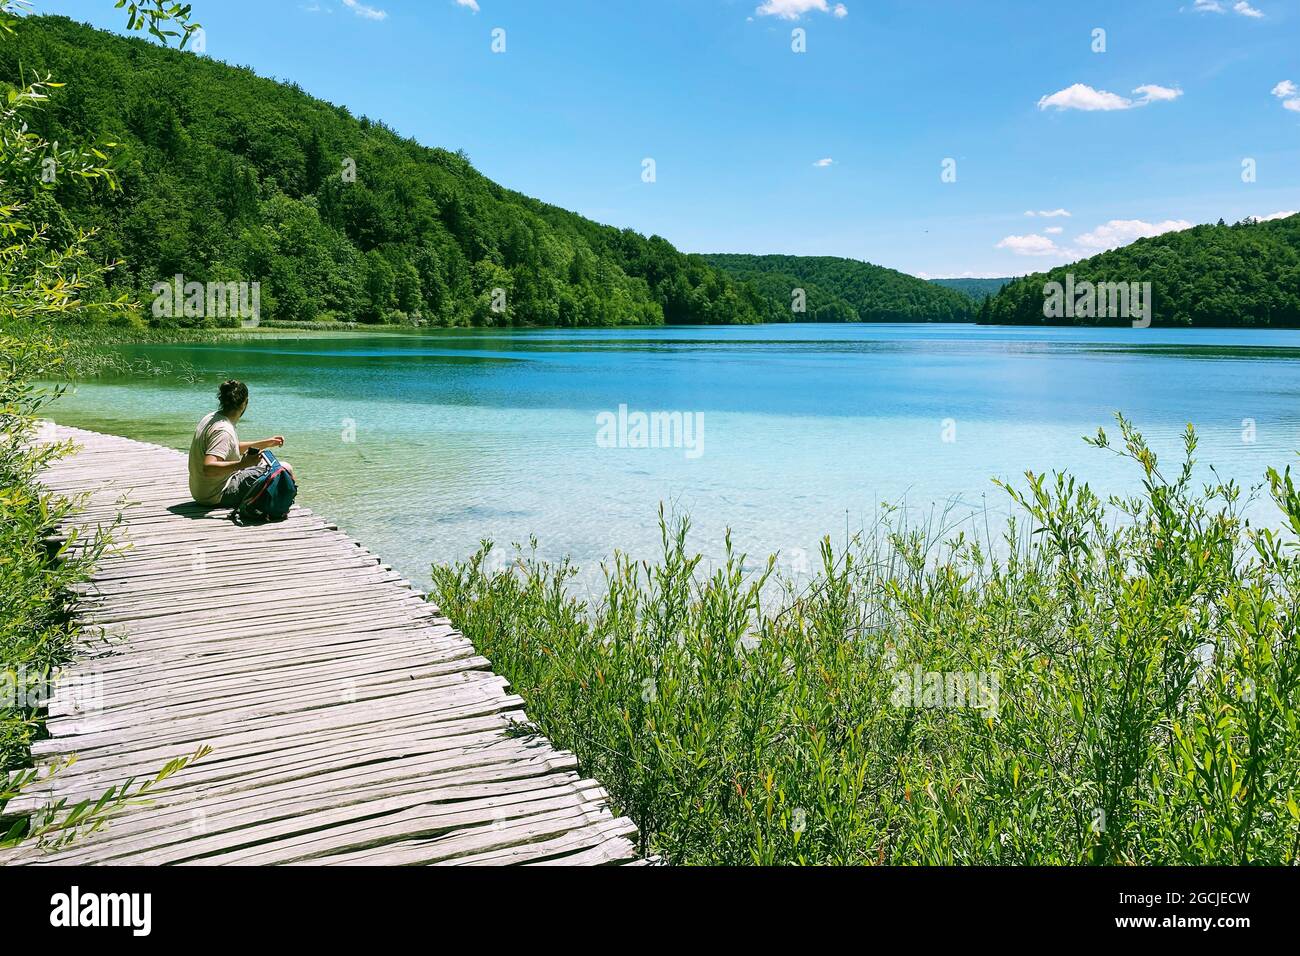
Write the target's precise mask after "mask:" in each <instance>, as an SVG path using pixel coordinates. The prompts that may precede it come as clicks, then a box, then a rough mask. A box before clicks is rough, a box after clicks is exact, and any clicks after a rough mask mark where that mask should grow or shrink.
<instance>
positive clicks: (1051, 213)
mask: <svg viewBox="0 0 1300 956" xmlns="http://www.w3.org/2000/svg"><path fill="white" fill-rule="evenodd" d="M1025 215H1026V216H1042V217H1043V218H1044V219H1055V218H1056V217H1057V216H1065V217H1067V218H1068V217H1069V215H1070V210H1068V209H1040V210H1038V211H1037V212H1034V210H1032V209H1026V210H1025Z"/></svg>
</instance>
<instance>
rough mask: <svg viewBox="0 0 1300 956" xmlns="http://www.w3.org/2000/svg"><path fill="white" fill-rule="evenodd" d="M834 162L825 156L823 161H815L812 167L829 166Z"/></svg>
mask: <svg viewBox="0 0 1300 956" xmlns="http://www.w3.org/2000/svg"><path fill="white" fill-rule="evenodd" d="M834 162H835V160H833V159H831V158H830V157H829V156H827V157H826V158H825V159H819V160H817V162H815V163H813V165H814V166H830V165H833V164H834Z"/></svg>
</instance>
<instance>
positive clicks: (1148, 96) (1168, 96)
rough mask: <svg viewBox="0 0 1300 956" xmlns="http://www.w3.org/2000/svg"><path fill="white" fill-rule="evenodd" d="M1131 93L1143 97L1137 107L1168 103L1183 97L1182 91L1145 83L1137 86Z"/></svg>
mask: <svg viewBox="0 0 1300 956" xmlns="http://www.w3.org/2000/svg"><path fill="white" fill-rule="evenodd" d="M1133 92H1134V93H1139V94H1141V95H1142V97H1143V99H1142V100H1141V101H1140V102H1139V103H1138V104H1137V105H1138V106H1141V105H1143V103H1160V102H1168V101H1169V100H1176V99H1178V97H1180V96H1182V95H1183V91H1182V90H1179V89H1170V88H1169V87H1167V86H1156V85H1155V84H1154V83H1147V84H1144V85H1142V86H1139V87H1138V88H1137V89H1135V90H1134V91H1133Z"/></svg>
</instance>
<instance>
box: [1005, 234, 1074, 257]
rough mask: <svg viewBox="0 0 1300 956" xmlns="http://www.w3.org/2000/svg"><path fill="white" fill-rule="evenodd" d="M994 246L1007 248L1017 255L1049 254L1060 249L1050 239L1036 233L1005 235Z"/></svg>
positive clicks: (1058, 251)
mask: <svg viewBox="0 0 1300 956" xmlns="http://www.w3.org/2000/svg"><path fill="white" fill-rule="evenodd" d="M995 248H997V249H1008V250H1010V251H1011V252H1014V253H1015V254H1016V255H1018V256H1050V255H1054V254H1059V253H1060V251H1061V250H1060V249H1059V248H1058V247H1057V245H1056V243H1055V242H1053V241H1052V240H1051V239H1048V238H1047V237H1046V236H1038V235H1028V236H1007V237H1006V238H1005V239H1002V240H1001V241H1000V242H999V243H998V244H997V246H996V247H995Z"/></svg>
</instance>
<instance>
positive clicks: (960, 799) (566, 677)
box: [433, 420, 1300, 864]
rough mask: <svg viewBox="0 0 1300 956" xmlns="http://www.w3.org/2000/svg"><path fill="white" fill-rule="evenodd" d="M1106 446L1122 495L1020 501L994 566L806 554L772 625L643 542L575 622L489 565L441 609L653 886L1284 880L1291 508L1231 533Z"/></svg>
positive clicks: (888, 544) (748, 599)
mask: <svg viewBox="0 0 1300 956" xmlns="http://www.w3.org/2000/svg"><path fill="white" fill-rule="evenodd" d="M1120 427H1121V431H1122V436H1123V448H1122V449H1119V453H1121V454H1123V455H1126V456H1127V457H1129V458H1131V459H1132V461H1133V462H1134V464H1135V467H1136V468H1138V469H1140V472H1141V476H1142V482H1143V486H1142V487H1143V492H1142V493H1141V494H1139V495H1136V496H1132V497H1110V498H1108V499H1106V500H1104V501H1103V499H1102V498H1100V497H1099V496H1098V495H1097V494H1096V493H1095V492H1094V491H1093V490H1092V489H1090V488H1089V487H1088V486H1087V485H1085V484H1083V483H1082V482H1079V481H1076V480H1075V479H1074V478H1072V477H1070V476H1067V475H1054V476H1051V477H1043V476H1034V475H1030V476H1029V477H1028V479H1027V483H1026V484H1025V485H1024V486H1023V487H1019V488H1011V487H1008V488H1007V491H1008V493H1009V494H1010V496H1011V498H1012V501H1013V509H1014V514H1013V516H1012V518H1011V519H1010V524H1009V526H1008V527H1007V528H1006V530H1005V534H1004V535H1003V538H1002V540H1001V541H1000V542H995V541H977V540H973V539H971V538H969V537H967V536H965V535H963V534H958V535H956V536H955V537H953V538H951V539H950V540H947V541H938V540H934V539H933V537H932V536H931V535H928V534H927V533H925V532H924V531H916V530H911V531H909V530H907V529H895V530H892V531H891V530H885V531H882V533H881V535H880V537H879V538H878V540H876V541H874V542H870V543H864V542H861V541H859V542H856V543H855V544H854V545H852V546H850V547H848V548H846V549H834V548H832V547H831V545H830V544H829V542H827V543H825V544H824V545H823V550H822V555H821V563H822V567H821V570H820V571H819V573H818V574H817V575H816V576H815V578H814V580H813V581H812V583H811V584H810V585H809V586H807V587H806V588H803V589H801V590H799V591H798V592H797V593H795V592H793V591H791V592H790V593H789V595H788V598H787V599H786V600H784V601H780V602H776V604H778V605H779V606H774V605H773V602H771V601H769V600H764V599H763V590H764V587H765V586H768V585H770V584H771V582H772V579H771V575H772V574H773V568H774V564H773V563H772V562H769V563H768V565H767V566H766V567H767V570H766V571H765V572H763V573H759V574H751V573H746V572H745V571H744V570H742V568H743V567H744V560H743V557H742V556H739V555H735V554H732V553H731V550H730V547H728V550H727V558H726V560H725V562H723V564H722V566H721V567H720V568H718V569H717V570H715V571H712V572H710V573H707V574H705V573H704V572H703V571H702V570H701V567H700V559H699V558H698V557H693V556H691V555H690V554H689V552H688V550H687V548H686V544H685V539H686V524H685V523H684V522H680V523H672V522H667V521H665V520H664V518H663V516H662V515H661V525H662V527H663V555H662V558H661V559H660V560H659V561H658V563H638V562H636V561H634V560H632V559H630V558H628V557H625V556H617V557H616V559H615V560H614V562H613V563H612V565H611V566H609V567H607V568H606V573H605V578H606V584H605V593H604V594H603V597H602V598H601V600H599V601H598V602H594V603H592V604H590V605H589V604H588V603H586V602H584V601H581V600H579V599H577V598H576V597H574V596H573V595H572V594H571V593H570V592H569V590H568V589H566V582H567V581H568V580H569V579H570V578H571V577H572V576H573V574H574V572H575V569H574V568H572V567H571V566H570V565H569V564H567V563H565V562H560V563H558V564H550V563H545V562H541V561H538V560H536V559H534V558H533V557H531V556H529V555H527V554H521V555H519V556H518V559H517V560H516V562H515V565H514V566H513V568H511V569H509V570H505V571H496V572H494V573H493V572H489V570H488V565H489V564H490V562H486V561H485V558H486V556H487V553H488V549H490V547H491V545H490V544H485V547H484V549H483V550H482V551H480V553H479V554H478V555H476V556H475V557H474V558H473V559H471V560H470V561H468V562H466V563H463V564H458V565H454V566H440V567H435V568H434V569H433V578H434V585H435V586H434V594H433V597H434V598H435V599H436V600H437V601H438V602H439V603H440V605H441V606H442V608H443V609H444V610H445V612H446V613H447V614H448V615H449V616H450V617H451V618H452V620H453V621H454V622H456V623H457V624H458V625H459V626H460V627H461V628H462V629H463V630H464V632H465V633H466V634H467V635H468V636H469V637H470V638H471V639H472V640H473V641H474V643H475V645H476V646H477V647H478V649H479V650H480V651H481V652H482V653H483V654H485V655H486V656H488V657H489V658H490V659H491V660H492V662H493V665H494V667H495V668H496V669H497V670H498V671H499V672H500V673H502V674H504V675H505V676H506V677H508V678H509V679H510V680H511V682H512V683H513V684H514V686H515V688H516V689H517V690H518V692H519V693H521V694H522V695H523V696H524V697H525V699H526V701H527V707H528V712H529V715H530V717H531V718H532V719H533V720H534V721H535V722H536V724H537V725H538V729H539V730H541V731H542V732H544V733H546V734H547V735H549V736H550V737H551V739H552V740H554V741H555V742H556V743H557V744H558V745H559V746H562V747H566V748H569V749H572V750H573V751H574V752H575V753H576V754H577V755H578V757H579V758H580V760H581V762H582V765H583V769H584V773H587V774H589V775H591V776H594V777H596V778H598V779H599V780H601V781H602V782H603V783H604V784H605V785H606V787H607V788H608V790H609V791H610V793H611V796H612V799H613V800H614V802H615V803H616V804H617V807H618V809H619V810H621V811H622V812H625V813H627V814H628V815H630V816H631V817H632V818H633V819H634V820H636V822H637V823H638V824H639V825H640V827H641V831H642V835H643V839H644V840H645V843H646V848H647V849H649V850H653V851H657V852H659V853H662V854H663V855H664V856H665V857H666V858H667V859H668V860H670V861H673V862H679V863H711V864H745V863H759V864H773V863H842V864H857V863H867V864H871V863H893V864H913V863H918V864H1026V863H1063V864H1080V863H1095V864H1243V863H1280V864H1292V863H1295V862H1296V861H1297V850H1298V849H1300V802H1298V801H1300V722H1298V720H1297V717H1298V715H1297V710H1296V691H1297V680H1298V679H1300V622H1298V620H1297V616H1298V615H1300V603H1298V599H1300V552H1298V551H1297V545H1296V535H1297V534H1300V493H1297V491H1296V489H1295V486H1294V484H1293V482H1292V478H1291V476H1290V473H1289V469H1288V470H1286V471H1284V472H1282V473H1278V472H1275V471H1270V472H1269V474H1268V483H1269V490H1270V493H1271V495H1272V497H1273V499H1274V500H1275V501H1276V503H1277V505H1278V506H1279V508H1280V511H1281V524H1282V526H1283V527H1284V529H1285V530H1283V531H1276V530H1268V529H1263V528H1255V527H1252V526H1250V524H1249V523H1248V522H1247V521H1246V520H1245V519H1244V518H1243V516H1242V510H1243V508H1242V506H1243V504H1244V499H1245V496H1246V493H1245V492H1244V491H1243V489H1241V488H1239V487H1236V486H1234V485H1232V484H1212V485H1210V486H1206V487H1203V488H1202V487H1199V486H1198V485H1196V484H1195V482H1194V478H1193V474H1192V461H1193V453H1194V450H1195V447H1196V440H1195V436H1194V434H1193V433H1192V432H1191V431H1190V429H1189V431H1188V433H1187V436H1186V456H1185V460H1184V461H1183V463H1182V464H1181V465H1180V467H1179V470H1178V472H1177V474H1176V475H1172V476H1166V475H1164V474H1163V473H1162V472H1161V470H1160V468H1159V467H1158V464H1157V461H1156V458H1155V456H1154V455H1153V453H1152V452H1151V451H1150V450H1149V448H1148V447H1147V445H1146V444H1145V442H1144V441H1143V440H1142V438H1141V436H1140V435H1139V434H1137V433H1136V432H1135V431H1134V430H1133V429H1132V428H1131V427H1130V426H1129V425H1128V423H1126V422H1124V421H1123V420H1121V425H1120ZM1091 441H1093V442H1094V443H1095V444H1097V445H1099V446H1100V447H1102V448H1103V449H1110V448H1111V446H1110V444H1109V441H1108V439H1107V438H1106V437H1105V435H1104V434H1103V433H1100V432H1099V433H1098V436H1097V438H1096V439H1092V440H1091Z"/></svg>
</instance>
